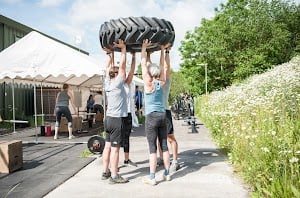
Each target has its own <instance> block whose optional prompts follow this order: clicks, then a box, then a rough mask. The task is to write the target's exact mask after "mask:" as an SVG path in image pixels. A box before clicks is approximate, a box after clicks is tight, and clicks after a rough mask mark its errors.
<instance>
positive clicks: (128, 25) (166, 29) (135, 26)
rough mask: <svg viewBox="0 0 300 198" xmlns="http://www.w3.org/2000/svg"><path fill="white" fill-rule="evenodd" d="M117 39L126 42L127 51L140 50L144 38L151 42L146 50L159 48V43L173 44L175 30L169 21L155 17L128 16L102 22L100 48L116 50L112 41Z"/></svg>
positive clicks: (150, 50)
mask: <svg viewBox="0 0 300 198" xmlns="http://www.w3.org/2000/svg"><path fill="white" fill-rule="evenodd" d="M118 39H121V40H123V41H124V42H125V43H126V48H127V49H126V50H127V51H128V52H140V51H141V47H142V43H143V40H144V39H149V40H150V41H151V43H152V45H151V46H150V47H148V48H147V51H149V52H152V51H157V50H160V45H166V44H168V43H170V44H171V45H173V43H174V40H175V31H174V28H173V25H172V23H171V22H169V21H167V20H165V19H158V18H156V17H128V18H119V19H112V20H110V21H108V22H104V24H102V25H101V27H100V31H99V40H100V44H101V47H102V48H108V49H110V50H114V51H118V50H119V49H118V48H115V49H114V47H113V43H114V42H117V41H118Z"/></svg>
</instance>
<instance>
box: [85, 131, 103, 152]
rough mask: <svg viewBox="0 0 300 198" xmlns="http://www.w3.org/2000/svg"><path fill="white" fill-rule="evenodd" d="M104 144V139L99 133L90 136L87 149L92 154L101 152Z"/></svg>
mask: <svg viewBox="0 0 300 198" xmlns="http://www.w3.org/2000/svg"><path fill="white" fill-rule="evenodd" d="M104 146H105V140H104V139H103V138H102V137H101V136H99V135H94V136H92V137H91V138H90V139H89V140H88V143H87V147H88V149H89V150H90V151H91V152H92V153H93V154H97V155H99V154H102V152H103V149H104Z"/></svg>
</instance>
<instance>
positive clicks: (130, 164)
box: [124, 159, 137, 167]
mask: <svg viewBox="0 0 300 198" xmlns="http://www.w3.org/2000/svg"><path fill="white" fill-rule="evenodd" d="M124 165H125V166H135V167H137V164H136V163H134V162H133V161H131V160H130V159H129V160H127V161H126V160H124Z"/></svg>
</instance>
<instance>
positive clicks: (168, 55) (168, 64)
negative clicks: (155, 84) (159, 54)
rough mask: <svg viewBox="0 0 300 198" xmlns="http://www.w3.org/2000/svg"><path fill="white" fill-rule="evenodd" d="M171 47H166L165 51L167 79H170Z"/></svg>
mask: <svg viewBox="0 0 300 198" xmlns="http://www.w3.org/2000/svg"><path fill="white" fill-rule="evenodd" d="M170 50H171V48H170V47H168V48H166V51H165V72H164V73H165V77H166V79H170V72H171V65H170V54H169V52H170Z"/></svg>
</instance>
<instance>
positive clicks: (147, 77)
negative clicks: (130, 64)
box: [141, 39, 152, 87]
mask: <svg viewBox="0 0 300 198" xmlns="http://www.w3.org/2000/svg"><path fill="white" fill-rule="evenodd" d="M150 45H151V41H148V39H146V40H144V41H143V44H142V50H141V66H142V76H143V80H144V83H145V86H146V87H149V86H150V84H151V80H152V78H151V76H150V74H149V72H148V68H147V51H146V49H147V47H148V46H150Z"/></svg>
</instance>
